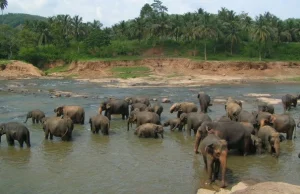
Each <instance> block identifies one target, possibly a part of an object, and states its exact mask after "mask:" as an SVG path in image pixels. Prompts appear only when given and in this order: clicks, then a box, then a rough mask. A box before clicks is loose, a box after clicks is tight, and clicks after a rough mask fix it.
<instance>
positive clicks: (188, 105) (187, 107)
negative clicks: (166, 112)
mask: <svg viewBox="0 0 300 194" xmlns="http://www.w3.org/2000/svg"><path fill="white" fill-rule="evenodd" d="M197 111H198V108H197V105H196V104H195V103H193V102H181V103H174V104H173V105H172V106H171V108H170V113H173V112H178V113H177V118H179V117H180V114H181V113H190V112H197Z"/></svg>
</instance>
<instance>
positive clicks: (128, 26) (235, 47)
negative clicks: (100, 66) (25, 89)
mask: <svg viewBox="0 0 300 194" xmlns="http://www.w3.org/2000/svg"><path fill="white" fill-rule="evenodd" d="M3 21H4V22H5V24H4V25H0V58H4V59H21V60H25V61H28V62H31V63H33V64H34V65H37V66H39V67H42V65H43V64H45V63H48V62H50V61H54V60H65V61H66V62H70V61H72V60H80V59H89V58H113V57H123V56H141V55H143V54H144V53H145V51H147V50H148V49H151V48H155V49H159V50H160V54H162V53H163V55H164V56H170V57H194V58H197V59H202V60H207V59H210V60H231V59H233V60H235V59H241V60H254V59H256V60H261V59H264V60H300V44H299V41H300V19H287V20H281V19H280V18H278V17H276V16H275V15H273V14H271V13H269V12H266V13H264V14H260V15H259V16H257V17H255V18H251V17H249V16H248V14H247V13H244V12H242V13H240V14H237V13H235V12H234V11H233V10H228V9H226V8H221V9H220V10H219V11H218V13H217V14H212V13H208V12H206V11H205V10H203V9H202V8H199V9H198V10H195V12H192V13H191V12H188V13H185V14H183V15H179V14H168V8H167V7H166V6H164V5H163V3H162V2H161V1H159V0H154V2H153V3H152V4H145V5H144V6H143V7H142V8H141V11H140V15H139V17H137V18H135V19H132V20H128V21H121V22H119V23H117V24H115V25H113V26H111V27H106V28H103V25H102V23H101V22H100V21H97V20H94V21H93V22H87V23H84V22H82V17H80V16H74V17H71V16H69V15H57V16H53V17H49V18H46V19H45V18H43V17H39V16H30V15H27V14H6V15H4V19H3Z"/></svg>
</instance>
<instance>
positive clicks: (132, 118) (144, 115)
mask: <svg viewBox="0 0 300 194" xmlns="http://www.w3.org/2000/svg"><path fill="white" fill-rule="evenodd" d="M130 123H131V124H132V123H136V127H139V126H140V125H142V124H145V123H153V124H157V125H160V124H161V123H160V119H159V116H158V114H156V113H154V112H148V111H142V112H139V111H132V112H131V113H130V115H129V117H128V122H127V131H129V124H130Z"/></svg>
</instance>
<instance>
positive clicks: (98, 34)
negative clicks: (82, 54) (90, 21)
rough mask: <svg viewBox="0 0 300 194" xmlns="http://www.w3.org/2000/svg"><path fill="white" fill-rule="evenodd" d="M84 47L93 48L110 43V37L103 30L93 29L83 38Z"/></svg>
mask: <svg viewBox="0 0 300 194" xmlns="http://www.w3.org/2000/svg"><path fill="white" fill-rule="evenodd" d="M84 44H85V46H86V48H90V49H94V48H100V47H103V46H107V45H110V37H109V36H108V34H107V33H105V31H103V30H100V29H98V30H93V31H92V32H91V33H90V34H89V35H88V37H87V38H86V39H85V40H84Z"/></svg>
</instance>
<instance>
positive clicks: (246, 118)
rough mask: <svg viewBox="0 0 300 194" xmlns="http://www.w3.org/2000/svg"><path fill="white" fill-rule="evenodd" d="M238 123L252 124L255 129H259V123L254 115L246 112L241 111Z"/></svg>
mask: <svg viewBox="0 0 300 194" xmlns="http://www.w3.org/2000/svg"><path fill="white" fill-rule="evenodd" d="M237 121H238V122H248V123H251V124H252V125H253V126H254V127H257V121H256V118H255V117H254V115H253V114H252V113H250V112H248V111H246V110H241V112H240V113H239V114H238V116H237Z"/></svg>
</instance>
